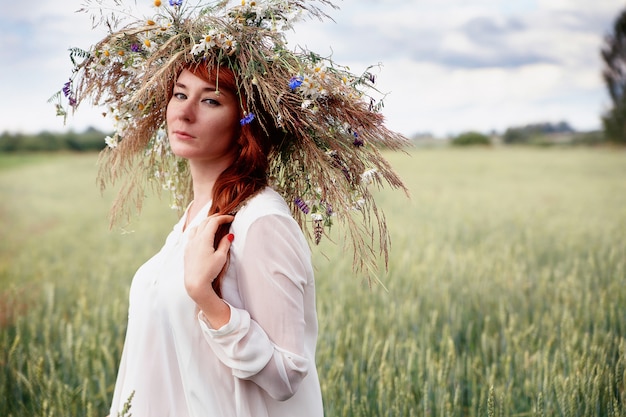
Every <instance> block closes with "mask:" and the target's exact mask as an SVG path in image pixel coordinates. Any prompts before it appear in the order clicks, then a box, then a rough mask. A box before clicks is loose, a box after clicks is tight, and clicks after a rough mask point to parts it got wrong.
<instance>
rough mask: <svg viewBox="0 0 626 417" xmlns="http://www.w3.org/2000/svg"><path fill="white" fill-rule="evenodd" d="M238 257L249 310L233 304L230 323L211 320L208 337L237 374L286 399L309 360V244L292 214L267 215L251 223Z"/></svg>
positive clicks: (292, 391) (243, 289) (243, 294)
mask: <svg viewBox="0 0 626 417" xmlns="http://www.w3.org/2000/svg"><path fill="white" fill-rule="evenodd" d="M237 261H238V265H237V266H236V267H237V274H238V285H239V291H240V296H241V298H242V301H243V303H244V305H245V310H240V309H235V308H233V307H231V321H230V322H229V323H228V324H227V325H226V326H224V327H222V328H220V329H218V330H212V329H210V328H209V326H207V329H206V331H205V335H206V338H207V341H208V342H209V344H210V345H211V346H212V347H213V350H214V351H215V352H216V354H217V355H218V356H219V357H220V359H221V360H222V361H223V362H224V363H225V364H226V365H227V366H229V367H230V368H231V369H232V370H233V375H235V376H237V377H239V378H242V379H249V380H252V381H254V382H255V383H257V384H258V385H259V386H260V387H261V388H263V389H264V390H265V391H267V392H268V394H269V395H270V396H272V397H273V398H275V399H278V400H285V399H288V398H290V397H291V396H292V395H294V394H295V392H296V391H297V389H298V387H299V385H300V382H301V381H302V379H303V378H304V377H305V376H306V375H307V373H308V369H309V366H311V364H310V361H309V360H308V359H307V357H306V356H307V355H306V353H305V328H306V323H305V311H304V306H305V304H304V293H305V290H306V286H307V283H308V281H309V278H310V277H312V268H311V263H310V251H309V247H308V244H307V242H306V240H305V239H304V236H302V232H301V231H300V228H299V226H298V225H297V223H296V222H295V221H294V220H293V219H291V218H289V217H285V216H278V215H275V216H274V215H273V216H264V217H262V218H260V219H258V220H257V221H256V222H255V223H253V224H252V226H250V229H249V230H248V233H247V235H246V242H245V247H244V249H243V251H242V255H241V259H238V260H237ZM211 327H212V326H211Z"/></svg>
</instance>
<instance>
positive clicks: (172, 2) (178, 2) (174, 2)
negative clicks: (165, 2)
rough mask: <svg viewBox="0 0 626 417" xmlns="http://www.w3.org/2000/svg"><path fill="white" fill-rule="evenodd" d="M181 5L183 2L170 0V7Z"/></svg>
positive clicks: (181, 0)
mask: <svg viewBox="0 0 626 417" xmlns="http://www.w3.org/2000/svg"><path fill="white" fill-rule="evenodd" d="M182 4H183V0H170V6H180V5H182Z"/></svg>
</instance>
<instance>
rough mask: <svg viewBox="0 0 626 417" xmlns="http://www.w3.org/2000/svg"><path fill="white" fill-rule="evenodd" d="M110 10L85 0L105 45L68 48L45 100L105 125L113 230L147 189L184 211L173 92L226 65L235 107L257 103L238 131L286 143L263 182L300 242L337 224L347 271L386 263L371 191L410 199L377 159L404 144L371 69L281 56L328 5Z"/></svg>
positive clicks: (269, 2) (104, 181)
mask: <svg viewBox="0 0 626 417" xmlns="http://www.w3.org/2000/svg"><path fill="white" fill-rule="evenodd" d="M112 1H113V4H112V5H107V4H106V1H105V0H92V1H88V2H87V4H86V5H85V7H84V8H83V9H81V11H86V12H91V13H92V19H93V20H94V25H98V24H104V25H106V27H107V28H108V34H107V35H106V36H105V38H104V39H102V40H101V41H100V42H98V43H97V44H96V45H94V46H92V47H91V48H90V49H88V50H84V49H79V48H72V49H70V58H71V59H72V62H73V64H74V70H73V72H72V75H71V77H70V79H69V81H67V83H65V85H64V86H63V88H62V90H61V91H59V92H58V93H57V94H55V96H53V98H52V99H53V100H54V101H55V102H56V108H57V113H58V114H59V115H62V116H64V117H66V116H67V114H68V109H75V108H77V107H78V106H79V105H80V104H81V103H82V101H83V100H84V99H86V98H90V99H91V101H92V102H93V104H95V105H100V106H104V107H105V108H106V109H107V115H108V116H110V117H112V118H113V120H114V123H115V125H114V127H115V133H114V134H113V135H112V136H110V137H107V138H106V144H107V147H106V148H105V149H104V150H103V151H102V154H101V165H100V171H99V175H98V176H99V180H100V183H101V186H102V187H105V186H106V185H108V184H112V183H114V182H115V181H116V180H117V179H119V178H122V179H123V180H124V186H123V187H122V189H121V191H120V194H119V196H118V199H117V201H116V203H115V204H114V206H113V210H112V213H113V218H114V221H115V219H116V218H117V217H119V214H120V213H121V212H124V213H126V214H128V210H127V209H126V207H127V206H128V204H126V203H128V202H130V201H133V202H134V203H135V205H136V206H137V207H138V208H140V206H141V201H142V198H143V196H144V192H143V191H144V187H145V186H146V185H147V184H148V183H152V184H158V185H159V187H158V188H164V189H166V190H169V191H170V194H171V196H172V199H173V204H172V206H173V207H174V208H177V209H181V208H183V207H185V206H186V205H187V204H188V202H189V201H190V199H191V198H192V196H191V184H190V182H191V178H190V175H189V172H188V168H187V163H186V161H184V160H182V159H179V158H177V157H176V156H175V155H173V153H172V152H171V150H170V149H169V144H168V140H167V134H166V128H165V109H166V107H167V101H168V98H169V95H170V92H171V85H172V84H171V83H172V80H174V79H175V78H176V76H177V75H178V73H179V72H180V70H181V68H182V67H183V66H184V65H185V64H187V63H189V62H206V64H207V65H210V66H217V65H226V66H228V67H229V68H230V69H231V70H233V72H234V73H235V74H237V78H238V83H239V85H238V88H239V89H240V91H242V92H245V94H244V95H243V96H245V97H253V96H254V94H256V97H257V98H258V99H257V100H250V102H248V103H246V106H245V107H244V108H246V109H247V110H248V111H247V113H246V114H245V116H244V117H243V118H242V119H241V124H242V125H243V124H247V123H261V124H264V123H273V124H274V125H275V126H278V127H280V128H281V129H282V130H283V132H284V134H285V137H286V140H284V141H283V145H282V146H281V147H280V148H279V149H275V150H274V152H273V153H272V154H271V155H270V168H269V172H268V178H269V180H270V185H271V186H272V187H273V188H275V189H276V190H277V191H278V192H280V193H281V194H282V195H283V197H284V198H285V200H286V201H287V202H288V204H290V207H291V211H292V213H293V216H294V218H295V219H296V220H297V221H298V223H299V224H300V226H301V228H302V229H303V231H305V234H306V235H307V237H309V238H311V239H312V240H313V241H314V242H315V243H316V244H317V243H319V241H320V239H321V238H322V236H323V235H324V234H326V233H325V229H326V228H330V226H331V225H332V224H333V222H334V220H335V219H337V220H338V221H339V222H341V223H344V224H345V225H346V226H347V227H346V228H345V229H344V230H345V232H346V233H347V235H349V239H348V240H347V241H348V242H350V243H351V244H352V245H353V248H352V249H353V253H354V262H353V265H354V267H355V269H359V270H363V269H364V267H370V266H373V265H374V264H375V262H376V258H377V256H378V254H377V253H376V252H377V250H376V246H377V247H378V250H379V254H383V255H384V258H385V263H386V262H387V256H388V247H389V235H388V232H387V229H386V223H385V218H384V216H383V213H382V212H380V211H379V210H378V209H377V208H376V204H375V202H374V199H373V196H372V194H371V193H370V191H369V189H368V186H369V185H370V184H372V183H373V184H376V185H378V186H380V185H382V184H383V182H386V183H387V184H389V185H390V186H391V187H393V188H401V189H403V190H404V191H405V192H406V188H405V187H404V185H403V183H402V181H401V180H400V178H399V177H398V176H397V175H396V173H395V172H394V171H393V169H392V168H391V166H390V165H389V164H388V162H387V161H386V160H385V159H384V158H383V157H382V156H381V154H380V151H379V150H380V149H392V150H399V149H401V148H404V147H405V146H407V144H408V141H407V140H406V138H404V137H403V136H402V135H400V134H398V133H395V132H392V131H390V130H388V129H387V128H386V127H385V126H384V125H383V116H382V115H381V113H380V109H381V108H382V106H383V103H382V100H380V101H377V100H375V99H374V98H372V97H371V95H370V94H368V92H370V93H371V91H372V89H374V81H375V79H374V76H373V75H372V74H371V72H370V70H371V67H370V68H368V69H367V70H366V71H365V73H364V74H362V75H355V74H352V73H351V72H350V71H349V69H348V68H347V67H343V66H340V65H338V64H336V63H335V62H333V60H332V59H331V57H323V56H321V55H319V54H316V53H314V52H311V51H308V50H306V49H298V50H290V49H288V48H287V42H286V39H285V31H287V30H290V29H292V28H293V24H294V23H295V22H297V21H298V20H301V19H303V18H318V19H320V20H323V19H324V18H327V17H328V16H327V15H326V14H325V13H324V12H323V11H322V10H321V8H320V7H318V6H315V5H314V3H318V4H319V5H320V6H329V7H332V8H336V6H335V5H334V4H333V3H331V1H329V0H318V1H317V2H312V1H304V0H257V1H250V0H242V1H241V3H238V4H235V5H232V4H230V2H229V1H228V0H226V1H224V0H222V1H213V2H206V1H204V2H203V1H198V2H197V4H195V5H192V4H191V3H189V2H187V1H185V2H183V1H182V0H169V3H168V4H165V3H164V2H162V1H160V0H154V1H152V2H151V3H152V7H153V11H152V14H151V15H150V16H149V17H141V18H137V17H134V16H135V14H136V12H137V11H136V10H133V9H130V8H127V7H126V6H125V5H124V1H123V0H112ZM133 3H135V2H133ZM374 91H376V90H375V89H374ZM242 105H243V103H242ZM257 106H262V109H260V108H258V107H257ZM261 110H262V111H261ZM261 114H263V115H269V117H271V118H272V119H273V120H264V119H265V118H267V117H268V116H265V117H258V116H260V115H261ZM145 179H148V181H147V182H146V181H145ZM311 226H312V227H311ZM376 240H377V241H378V242H376ZM375 243H378V244H377V245H376V244H375Z"/></svg>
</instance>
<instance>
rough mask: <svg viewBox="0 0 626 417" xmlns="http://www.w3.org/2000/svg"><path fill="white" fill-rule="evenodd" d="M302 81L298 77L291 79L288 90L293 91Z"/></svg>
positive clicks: (300, 77)
mask: <svg viewBox="0 0 626 417" xmlns="http://www.w3.org/2000/svg"><path fill="white" fill-rule="evenodd" d="M302 81H304V79H303V78H302V76H300V75H297V76H295V77H291V79H290V80H289V88H291V89H292V90H295V89H296V88H298V87H300V86H301V85H302Z"/></svg>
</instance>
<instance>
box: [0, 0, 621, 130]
mask: <svg viewBox="0 0 626 417" xmlns="http://www.w3.org/2000/svg"><path fill="white" fill-rule="evenodd" d="M126 1H127V2H132V1H133V0H126ZM137 1H138V2H141V1H146V2H148V0H137ZM82 2H83V0H64V1H62V2H61V1H58V0H29V1H27V2H6V4H3V6H2V14H1V15H0V56H2V65H0V91H1V92H2V95H3V97H4V99H3V100H2V101H0V114H1V116H0V132H4V131H8V132H12V133H16V132H22V133H36V132H39V131H42V130H49V131H64V130H69V129H71V130H74V131H82V130H84V129H86V128H87V127H90V126H93V127H96V128H99V129H104V130H110V129H111V127H112V124H111V123H110V122H109V121H108V120H107V119H103V118H102V116H101V111H100V110H99V109H95V108H88V107H87V106H85V107H83V106H81V108H80V109H79V110H78V111H77V112H76V113H75V114H73V115H71V116H70V117H69V118H68V119H67V122H66V123H65V124H64V123H63V118H60V117H56V116H55V111H54V106H53V105H52V104H49V103H47V100H48V99H49V98H50V97H51V96H52V95H53V94H54V93H55V92H56V91H58V90H59V89H60V88H61V87H62V86H63V83H64V82H65V81H66V80H67V79H68V77H69V75H70V73H71V69H72V65H71V62H70V60H69V54H68V48H70V47H81V48H83V49H88V48H89V46H90V45H91V44H93V43H95V42H96V41H97V40H99V39H100V38H101V37H102V36H103V29H101V28H98V29H93V28H92V26H91V21H90V18H89V16H88V15H87V14H84V13H76V10H78V9H79V8H80V7H81V5H82ZM335 3H336V4H337V5H338V6H339V7H340V8H339V9H338V10H327V11H328V12H329V14H330V16H331V17H332V19H333V21H329V20H327V21H324V22H318V21H309V22H304V23H299V24H297V25H296V29H295V32H289V33H288V39H289V44H290V45H292V46H293V47H294V48H295V47H296V46H297V45H302V46H306V47H307V48H308V49H310V50H313V51H315V52H317V53H319V54H321V55H331V54H332V58H333V60H334V61H335V62H337V63H339V64H342V65H347V66H349V67H350V69H351V70H352V71H353V72H355V73H361V72H363V71H364V70H365V69H366V68H368V67H369V66H370V65H378V64H381V65H380V66H376V67H375V74H376V76H377V87H378V89H379V90H380V91H381V92H382V93H383V94H384V95H385V98H384V104H385V106H384V108H383V114H384V115H385V119H386V124H387V126H388V127H389V128H390V129H392V130H395V131H398V132H400V133H402V134H404V135H407V136H413V135H415V134H432V135H434V136H437V137H444V136H450V135H455V134H459V133H462V132H466V131H479V132H483V133H489V132H492V131H496V132H503V131H504V130H505V129H506V128H507V127H510V126H521V125H525V124H529V123H542V122H551V123H557V122H561V121H566V122H568V123H569V124H570V125H571V126H572V127H574V128H575V129H578V130H592V129H598V128H600V126H601V123H600V116H601V114H602V113H603V112H604V111H605V110H606V109H607V108H608V107H609V106H610V101H609V98H608V95H607V93H606V89H605V86H604V84H603V81H602V77H601V71H602V61H601V58H600V48H601V46H602V44H603V41H604V37H605V36H606V34H608V33H609V32H610V31H611V29H612V26H613V22H614V21H615V19H616V18H617V16H618V14H619V13H620V12H621V11H622V10H623V9H624V8H626V2H620V1H618V0H343V1H336V2H335Z"/></svg>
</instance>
